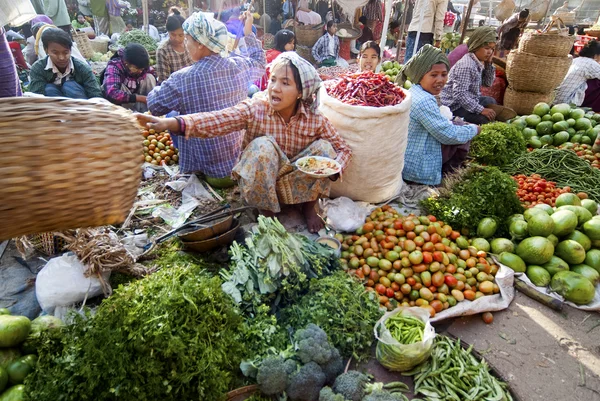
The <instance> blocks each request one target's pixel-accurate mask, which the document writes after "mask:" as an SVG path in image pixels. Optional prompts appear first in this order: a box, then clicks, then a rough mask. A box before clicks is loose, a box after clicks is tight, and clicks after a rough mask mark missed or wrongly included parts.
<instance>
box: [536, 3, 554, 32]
mask: <svg viewBox="0 0 600 401" xmlns="http://www.w3.org/2000/svg"><path fill="white" fill-rule="evenodd" d="M550 4H552V0H548V5H547V6H546V11H545V12H544V18H543V19H542V20H541V21H538V26H540V23H545V22H546V19H547V18H548V11H550Z"/></svg>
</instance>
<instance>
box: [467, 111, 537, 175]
mask: <svg viewBox="0 0 600 401" xmlns="http://www.w3.org/2000/svg"><path fill="white" fill-rule="evenodd" d="M526 150H527V147H526V145H525V141H524V139H523V135H522V133H521V132H519V130H518V129H517V128H515V126H513V125H510V124H506V123H501V122H497V123H491V124H485V125H484V126H483V127H481V132H480V133H479V135H477V136H476V137H475V138H473V140H471V147H470V149H469V156H471V157H472V158H474V159H475V160H476V161H477V162H478V163H481V164H485V165H491V166H504V165H505V164H508V163H509V162H510V161H512V160H513V159H514V158H515V157H517V156H519V155H520V154H522V153H525V151H526Z"/></svg>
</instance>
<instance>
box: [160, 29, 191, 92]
mask: <svg viewBox="0 0 600 401" xmlns="http://www.w3.org/2000/svg"><path fill="white" fill-rule="evenodd" d="M192 64H194V61H193V60H192V59H191V58H190V54H189V53H188V51H187V48H186V49H185V50H184V52H183V53H179V52H178V51H176V50H175V49H174V48H173V46H171V41H170V40H169V39H167V40H165V41H164V42H162V43H161V44H160V45H159V46H158V49H156V74H157V75H158V82H162V81H166V80H167V78H169V76H171V74H172V73H174V72H175V71H179V70H181V69H183V68H185V67H188V66H190V65H192Z"/></svg>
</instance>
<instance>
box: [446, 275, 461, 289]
mask: <svg viewBox="0 0 600 401" xmlns="http://www.w3.org/2000/svg"><path fill="white" fill-rule="evenodd" d="M444 282H445V283H446V285H447V286H448V287H450V288H453V287H456V285H457V284H458V280H457V279H456V278H455V277H454V276H451V275H447V276H446V277H444Z"/></svg>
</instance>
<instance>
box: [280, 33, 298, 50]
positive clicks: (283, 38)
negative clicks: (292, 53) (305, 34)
mask: <svg viewBox="0 0 600 401" xmlns="http://www.w3.org/2000/svg"><path fill="white" fill-rule="evenodd" d="M295 39H296V35H294V32H292V31H290V30H288V29H282V30H281V31H279V32H277V33H276V34H275V49H277V50H279V51H280V52H282V53H283V52H284V51H285V45H287V44H288V43H290V42H291V41H292V40H293V41H294V50H296V41H295Z"/></svg>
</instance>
